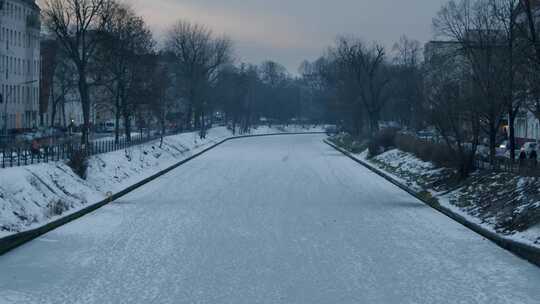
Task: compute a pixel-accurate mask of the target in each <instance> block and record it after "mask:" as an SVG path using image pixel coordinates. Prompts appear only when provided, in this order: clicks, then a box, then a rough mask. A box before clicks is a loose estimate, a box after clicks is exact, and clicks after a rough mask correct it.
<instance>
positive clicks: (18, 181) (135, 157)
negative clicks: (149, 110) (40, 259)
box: [0, 126, 322, 238]
mask: <svg viewBox="0 0 540 304" xmlns="http://www.w3.org/2000/svg"><path fill="white" fill-rule="evenodd" d="M321 130H322V129H321V128H319V127H314V128H299V127H294V126H291V127H277V128H268V127H259V128H257V129H255V130H253V132H252V133H251V134H250V135H264V134H270V133H292V132H319V131H321ZM231 136H233V135H232V133H231V131H230V130H228V129H227V128H225V127H219V128H214V129H211V130H210V131H209V132H208V134H207V137H206V139H203V140H201V139H199V137H198V135H197V133H184V134H179V135H174V136H169V137H166V138H165V139H164V143H163V146H161V147H160V145H159V144H160V143H159V141H155V142H151V143H147V144H143V145H139V146H134V147H132V148H129V149H127V150H119V151H115V152H111V153H106V154H101V155H96V156H93V157H92V158H90V160H89V167H88V177H87V179H86V180H83V179H81V178H79V177H78V176H77V175H76V174H75V173H73V171H72V170H71V168H69V167H68V166H67V165H66V164H65V163H64V162H56V163H47V164H38V165H31V166H25V167H17V168H7V169H0V238H2V237H6V236H9V235H13V234H16V233H19V232H22V231H27V230H31V229H35V228H37V227H40V226H43V225H46V224H47V223H50V222H52V221H55V220H57V219H59V218H61V217H64V216H67V215H70V214H73V213H75V212H77V211H79V210H81V209H84V208H86V207H88V206H90V205H92V204H95V203H97V202H100V201H103V200H104V199H106V197H107V196H109V195H111V194H112V193H117V192H119V191H122V190H124V189H126V188H128V187H130V186H131V185H134V184H136V183H138V182H141V181H143V180H145V179H146V178H148V177H150V176H153V175H155V174H156V173H158V172H160V171H163V170H165V169H166V168H169V167H171V166H172V165H174V164H176V163H178V162H180V161H182V160H184V159H187V158H189V157H190V156H192V155H194V154H196V153H198V152H200V151H202V150H204V149H206V148H208V147H210V146H212V145H214V144H216V143H218V142H220V141H222V140H224V139H227V138H229V137H231Z"/></svg>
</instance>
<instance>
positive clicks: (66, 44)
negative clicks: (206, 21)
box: [43, 0, 324, 143]
mask: <svg viewBox="0 0 540 304" xmlns="http://www.w3.org/2000/svg"><path fill="white" fill-rule="evenodd" d="M44 2H45V4H44V9H43V20H44V24H45V26H46V30H47V32H48V33H49V34H50V36H51V39H50V40H49V41H47V43H43V46H44V48H45V50H44V54H45V55H44V58H45V59H46V64H44V65H45V66H44V67H45V71H46V72H45V73H44V82H45V83H47V84H48V85H47V86H46V90H45V92H43V94H46V95H47V100H48V101H49V103H50V108H51V109H52V113H51V123H54V122H55V121H57V120H58V119H57V117H62V116H63V118H64V120H65V113H62V112H63V111H65V110H64V109H65V104H66V103H68V102H70V101H69V100H68V99H69V98H70V96H73V95H75V96H76V97H77V101H78V102H80V104H81V112H82V114H83V125H82V133H83V136H82V142H83V143H87V142H88V138H89V132H90V130H91V127H92V117H91V115H92V112H93V111H94V112H95V111H96V110H97V109H99V110H105V111H109V112H112V113H114V120H115V122H116V123H115V126H116V127H115V129H116V130H115V134H116V136H115V137H116V139H117V140H118V139H119V137H120V136H122V134H120V132H121V131H122V130H123V132H124V135H125V136H126V138H127V139H128V140H130V135H131V131H132V129H133V128H134V127H135V126H133V125H132V124H133V123H135V124H136V125H137V126H138V127H141V126H148V125H150V124H152V125H157V126H159V127H160V129H161V130H162V133H164V132H165V130H166V128H168V127H170V126H171V125H174V126H175V128H177V129H182V130H194V129H196V130H199V131H200V135H201V137H204V136H205V134H206V130H207V129H208V126H209V124H211V123H212V122H213V121H214V120H216V119H220V120H222V122H224V123H228V124H229V125H230V126H231V127H232V129H233V131H234V132H237V131H240V132H248V131H249V129H250V128H251V126H253V125H254V124H256V123H259V122H261V121H264V122H267V123H269V124H272V123H275V122H279V123H289V122H291V121H292V120H295V121H300V120H301V121H306V120H308V119H309V120H321V119H322V116H323V114H324V111H322V110H321V107H322V106H321V104H320V103H319V104H317V103H315V102H314V99H312V98H310V94H309V91H310V90H309V88H308V84H307V83H305V82H304V81H302V79H300V78H299V77H294V76H292V75H291V74H290V73H289V72H288V71H287V70H286V68H285V67H283V66H282V65H280V64H279V63H276V62H274V61H267V62H264V63H263V64H260V65H253V64H247V63H238V62H237V60H235V59H234V58H235V55H234V52H233V42H232V40H231V39H229V38H228V37H226V36H223V35H217V34H215V33H214V32H213V31H212V30H211V29H210V28H208V27H207V26H205V25H202V24H197V23H193V22H189V21H186V20H179V21H178V22H176V23H175V24H173V25H171V26H170V27H169V29H168V31H167V33H166V38H165V42H164V43H163V46H161V47H158V44H157V43H156V41H155V39H154V37H153V35H152V32H151V31H150V29H149V27H148V25H147V24H146V23H145V20H144V19H143V18H142V17H141V16H138V15H137V13H136V12H135V11H134V9H133V8H132V7H131V6H129V5H127V4H125V3H123V2H120V1H116V0H45V1H44ZM57 112H60V113H57ZM65 123H66V122H64V124H65ZM121 125H123V128H120V126H121Z"/></svg>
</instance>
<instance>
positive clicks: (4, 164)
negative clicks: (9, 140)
mask: <svg viewBox="0 0 540 304" xmlns="http://www.w3.org/2000/svg"><path fill="white" fill-rule="evenodd" d="M168 135H171V134H168ZM160 138H161V135H159V134H157V135H156V134H154V135H150V134H142V133H141V134H139V135H136V136H132V138H131V140H128V139H127V138H125V137H123V138H120V139H119V140H118V141H116V140H114V139H109V140H107V139H102V140H96V141H93V142H90V143H89V144H87V145H82V144H80V143H72V142H66V143H56V144H50V145H43V146H40V147H39V148H35V147H34V148H32V145H31V144H29V145H28V147H27V148H20V147H17V148H13V147H12V148H0V167H1V168H10V167H19V166H26V165H32V164H39V163H48V162H57V161H64V160H67V159H69V158H70V156H71V155H72V154H73V153H74V152H76V151H83V152H84V153H86V155H87V156H92V155H97V154H102V153H108V152H113V151H118V150H123V149H127V148H130V147H132V146H136V145H140V144H144V143H148V142H151V141H154V140H157V139H160Z"/></svg>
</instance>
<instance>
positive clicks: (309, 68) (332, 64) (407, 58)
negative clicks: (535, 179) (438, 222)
mask: <svg viewBox="0 0 540 304" xmlns="http://www.w3.org/2000/svg"><path fill="white" fill-rule="evenodd" d="M538 12H540V6H539V3H538V2H537V1H532V0H456V1H454V0H452V1H449V2H447V3H446V4H444V5H443V6H442V7H441V9H440V10H439V12H438V13H437V15H436V16H435V17H434V19H433V29H434V31H435V33H436V35H437V37H438V38H439V39H440V40H438V41H434V42H430V43H428V44H426V47H425V49H424V50H422V46H421V45H420V43H419V42H418V41H415V40H411V39H409V38H407V37H403V38H401V40H400V41H399V42H397V43H396V44H395V45H394V47H393V48H391V49H388V48H386V47H384V46H383V45H381V44H380V43H377V42H372V43H366V42H365V41H362V40H361V39H359V38H357V37H340V38H338V39H337V41H336V42H335V44H334V45H333V46H331V47H330V48H329V49H328V50H327V51H326V52H325V54H324V55H323V56H321V57H320V58H319V59H317V60H315V61H314V62H308V63H305V64H304V71H305V73H304V74H305V75H304V78H306V79H309V80H310V82H311V83H312V84H313V86H314V87H317V88H319V92H320V94H323V95H325V96H326V98H327V100H328V104H329V107H328V109H329V110H330V111H331V113H333V114H332V115H333V119H334V121H335V122H336V123H338V124H340V125H341V126H342V128H344V129H345V130H347V131H348V132H349V133H351V134H354V135H355V136H357V137H368V138H373V137H374V136H376V134H377V133H378V132H379V127H380V125H381V122H382V121H394V122H396V123H398V124H399V125H400V126H401V127H402V128H406V129H409V130H421V129H423V128H426V127H433V128H435V129H436V130H437V133H438V134H439V135H440V137H441V138H442V140H443V142H444V144H445V145H446V147H447V149H448V150H449V151H451V154H452V155H453V156H454V158H455V162H456V166H457V167H458V169H459V171H460V173H461V175H462V176H466V175H468V174H469V172H470V171H471V170H472V168H473V164H474V160H475V156H476V154H477V150H478V146H479V145H481V144H485V145H486V146H488V148H489V160H490V161H491V162H492V163H493V162H494V161H495V160H496V158H497V154H496V147H497V144H498V143H499V142H500V141H501V136H503V137H506V138H507V139H508V141H509V151H510V157H511V159H512V160H514V159H515V157H516V156H515V150H516V147H517V144H516V136H515V123H516V118H517V117H518V115H519V113H520V111H522V110H525V109H527V110H530V111H531V112H532V113H534V114H535V115H536V117H537V118H540V106H539V105H540V102H539V100H540V88H539V86H540V82H539V81H538V75H540V73H539V72H540V70H539V68H540V40H539V39H540V36H539V32H538V30H539V29H538V26H539V23H538V20H537V15H538ZM422 54H424V56H423V55H422ZM503 126H505V127H506V128H505V130H507V131H506V132H507V134H504V132H503V131H502V127H503ZM501 134H502V135H501Z"/></svg>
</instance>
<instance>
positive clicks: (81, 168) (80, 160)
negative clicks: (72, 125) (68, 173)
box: [67, 149, 88, 179]
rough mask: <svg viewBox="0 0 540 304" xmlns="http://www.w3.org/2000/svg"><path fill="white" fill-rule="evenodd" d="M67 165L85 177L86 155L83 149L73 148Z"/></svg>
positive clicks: (86, 168)
mask: <svg viewBox="0 0 540 304" xmlns="http://www.w3.org/2000/svg"><path fill="white" fill-rule="evenodd" d="M67 164H68V166H69V167H70V168H71V169H72V170H73V172H75V174H77V175H78V176H79V177H81V178H82V179H86V171H87V170H88V157H87V155H86V151H85V150H82V149H81V150H75V151H73V152H72V153H71V155H70V156H69V160H68V163H67Z"/></svg>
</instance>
